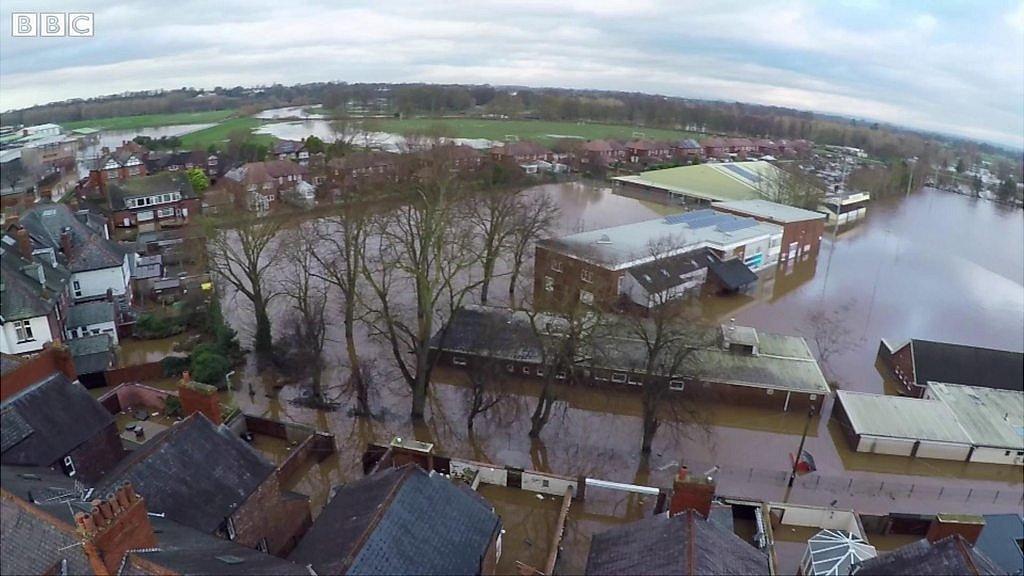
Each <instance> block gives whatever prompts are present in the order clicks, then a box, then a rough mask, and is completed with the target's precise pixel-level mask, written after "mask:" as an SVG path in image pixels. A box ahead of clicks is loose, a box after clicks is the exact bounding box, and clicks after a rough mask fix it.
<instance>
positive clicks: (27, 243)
mask: <svg viewBox="0 0 1024 576" xmlns="http://www.w3.org/2000/svg"><path fill="white" fill-rule="evenodd" d="M14 237H15V239H16V240H17V241H18V252H20V253H21V257H22V258H24V259H26V260H31V259H32V241H31V240H29V238H28V230H25V229H24V228H22V227H20V226H19V227H18V230H17V231H16V232H15V233H14Z"/></svg>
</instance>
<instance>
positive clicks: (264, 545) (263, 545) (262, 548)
mask: <svg viewBox="0 0 1024 576" xmlns="http://www.w3.org/2000/svg"><path fill="white" fill-rule="evenodd" d="M256 549H257V550H259V551H260V552H263V553H264V554H270V546H267V539H266V538H260V541H259V543H257V544H256Z"/></svg>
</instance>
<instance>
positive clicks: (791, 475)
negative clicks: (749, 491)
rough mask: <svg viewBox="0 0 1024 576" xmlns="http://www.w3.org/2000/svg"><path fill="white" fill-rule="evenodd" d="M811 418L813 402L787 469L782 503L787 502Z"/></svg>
mask: <svg viewBox="0 0 1024 576" xmlns="http://www.w3.org/2000/svg"><path fill="white" fill-rule="evenodd" d="M811 420H814V404H813V403H812V404H811V409H810V410H808V411H807V421H806V422H804V433H803V435H802V436H800V447H799V448H797V450H796V457H795V458H793V468H792V469H791V470H790V471H789V482H788V483H787V484H786V497H785V498H783V499H782V502H783V503H786V502H789V493H790V491H791V490H792V489H793V482H794V481H796V467H797V465H798V464H799V463H800V457H801V456H803V453H804V443H805V442H806V441H807V432H808V431H809V430H810V428H811Z"/></svg>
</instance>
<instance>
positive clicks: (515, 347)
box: [430, 305, 543, 362]
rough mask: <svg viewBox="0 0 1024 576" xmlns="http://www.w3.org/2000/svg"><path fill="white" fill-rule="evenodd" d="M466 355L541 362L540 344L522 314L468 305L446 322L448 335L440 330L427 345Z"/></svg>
mask: <svg viewBox="0 0 1024 576" xmlns="http://www.w3.org/2000/svg"><path fill="white" fill-rule="evenodd" d="M442 337H443V344H444V346H443V349H444V350H448V351H452V352H467V353H471V354H476V355H480V356H486V357H490V358H502V359H506V360H518V361H523V362H540V361H541V359H542V355H543V350H542V343H541V341H540V339H539V338H538V337H537V335H536V334H535V333H534V331H533V327H532V326H531V325H530V321H529V318H528V317H527V316H526V314H525V313H515V312H512V311H511V310H509V309H508V308H497V307H490V306H477V305H469V306H464V307H462V308H459V309H458V310H456V311H455V313H454V314H452V317H451V318H450V319H449V320H448V327H447V331H441V330H439V331H438V332H437V334H435V335H434V337H433V338H432V339H431V341H430V346H431V347H432V348H439V347H441V344H442Z"/></svg>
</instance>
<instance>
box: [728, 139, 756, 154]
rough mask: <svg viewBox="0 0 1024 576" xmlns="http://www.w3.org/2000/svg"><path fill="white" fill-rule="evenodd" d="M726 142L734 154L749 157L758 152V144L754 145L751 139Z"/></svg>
mask: <svg viewBox="0 0 1024 576" xmlns="http://www.w3.org/2000/svg"><path fill="white" fill-rule="evenodd" d="M726 142H727V143H728V145H729V152H731V153H733V154H742V155H747V154H750V153H751V152H757V144H754V143H753V142H752V141H751V140H750V138H727V139H726Z"/></svg>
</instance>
